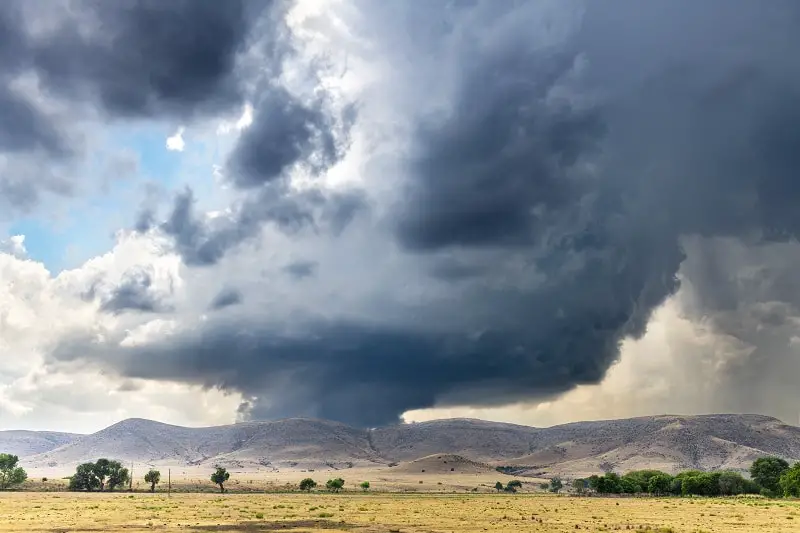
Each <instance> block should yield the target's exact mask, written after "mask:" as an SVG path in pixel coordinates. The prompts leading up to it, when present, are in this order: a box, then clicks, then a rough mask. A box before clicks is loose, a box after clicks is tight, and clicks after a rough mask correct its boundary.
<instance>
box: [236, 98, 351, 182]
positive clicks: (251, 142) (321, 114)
mask: <svg viewBox="0 0 800 533" xmlns="http://www.w3.org/2000/svg"><path fill="white" fill-rule="evenodd" d="M353 120H354V110H353V109H352V108H347V109H346V110H345V111H344V113H343V114H342V115H341V117H339V119H338V120H336V119H335V117H333V116H332V115H331V114H330V112H329V111H327V110H326V109H325V102H324V101H318V102H314V103H312V104H305V103H302V102H300V101H299V100H298V99H297V97H295V96H293V95H291V94H290V93H289V92H288V91H286V90H285V89H281V88H269V89H267V90H266V91H265V93H264V94H263V95H262V97H261V102H260V103H259V104H258V105H257V107H256V110H255V112H254V116H253V124H252V125H251V126H250V127H248V128H247V129H246V130H245V131H244V132H243V133H242V136H241V138H240V139H239V142H238V144H237V146H236V149H235V150H234V152H233V154H232V156H231V160H230V162H229V171H230V174H231V180H232V181H233V183H234V184H235V185H236V186H237V187H241V188H245V189H246V188H252V187H257V186H260V185H263V184H264V183H269V182H271V181H273V180H276V179H278V178H281V177H283V176H285V172H286V171H287V170H288V169H289V168H291V167H292V166H293V165H296V164H298V163H302V164H303V165H305V166H306V167H307V168H309V169H310V170H312V171H315V172H321V171H323V170H327V169H328V168H329V167H330V166H332V165H333V164H334V163H336V162H337V161H338V160H339V159H340V158H341V156H342V154H343V151H344V149H345V148H346V147H347V133H348V132H349V129H350V127H351V126H352V122H353ZM337 134H338V135H337Z"/></svg>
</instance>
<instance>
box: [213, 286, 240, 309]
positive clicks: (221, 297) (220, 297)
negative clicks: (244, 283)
mask: <svg viewBox="0 0 800 533" xmlns="http://www.w3.org/2000/svg"><path fill="white" fill-rule="evenodd" d="M242 300H243V296H242V293H241V292H240V291H238V290H236V289H230V288H228V289H223V290H221V291H220V292H219V293H218V294H217V295H216V296H215V297H214V299H213V300H211V305H210V306H209V308H210V309H211V310H213V311H219V310H220V309H224V308H226V307H230V306H232V305H237V304H240V303H242Z"/></svg>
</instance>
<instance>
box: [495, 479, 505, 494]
mask: <svg viewBox="0 0 800 533" xmlns="http://www.w3.org/2000/svg"><path fill="white" fill-rule="evenodd" d="M494 490H496V491H497V492H501V491H502V490H503V484H502V483H501V482H500V481H498V482H497V483H495V484H494Z"/></svg>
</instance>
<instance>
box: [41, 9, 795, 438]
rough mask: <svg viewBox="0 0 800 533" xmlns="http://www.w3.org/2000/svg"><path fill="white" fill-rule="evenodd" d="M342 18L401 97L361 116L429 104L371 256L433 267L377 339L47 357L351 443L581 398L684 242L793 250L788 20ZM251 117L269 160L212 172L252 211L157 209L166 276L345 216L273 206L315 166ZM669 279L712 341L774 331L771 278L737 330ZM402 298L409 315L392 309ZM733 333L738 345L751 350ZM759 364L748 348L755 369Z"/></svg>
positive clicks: (718, 12)
mask: <svg viewBox="0 0 800 533" xmlns="http://www.w3.org/2000/svg"><path fill="white" fill-rule="evenodd" d="M360 5H361V6H362V7H363V13H362V19H363V20H364V21H365V25H366V26H367V27H368V29H369V32H370V33H369V34H370V35H371V36H373V37H374V38H375V43H373V44H374V45H375V46H374V50H377V51H376V52H375V53H376V54H377V53H378V52H384V53H385V54H387V56H388V57H389V58H390V60H389V63H390V64H391V66H392V68H393V69H400V70H402V69H408V71H407V72H406V71H402V72H401V74H402V75H401V76H398V78H397V79H396V80H394V79H393V82H397V83H406V84H407V85H406V86H404V87H395V86H391V87H389V86H387V87H385V92H384V93H383V94H395V93H401V92H402V91H404V90H405V91H408V92H409V93H411V94H414V95H419V94H421V93H424V92H425V91H430V92H434V91H435V89H436V88H438V87H452V92H449V93H447V95H448V96H449V98H450V99H449V100H448V101H447V105H439V104H441V102H440V100H445V98H444V97H443V96H442V95H441V94H438V93H437V94H436V95H432V96H431V99H432V100H435V98H434V96H435V97H438V100H436V102H435V103H433V104H431V106H430V107H432V108H434V110H435V112H430V107H424V105H423V104H425V103H426V102H420V103H419V104H418V105H419V106H420V107H423V108H424V109H423V110H422V111H420V113H419V116H418V117H412V120H413V121H414V122H415V124H414V125H415V127H414V128H412V129H413V131H414V137H413V138H412V139H409V140H408V141H409V142H408V143H407V144H410V148H409V149H408V150H405V147H406V144H404V145H403V150H398V152H399V153H400V154H401V155H400V156H398V157H401V158H402V161H401V163H402V164H401V165H400V166H403V168H404V169H406V170H407V171H408V175H407V180H406V183H405V186H404V188H403V190H402V194H401V196H400V198H399V204H398V205H397V206H396V209H394V211H393V217H392V223H393V228H394V236H395V238H396V241H397V243H398V244H399V245H400V247H401V248H402V249H403V251H404V253H405V254H406V255H405V256H404V259H407V260H408V261H411V260H412V259H410V258H413V259H414V260H417V261H419V262H421V264H424V265H428V266H430V265H433V268H423V269H421V270H422V271H424V272H428V273H430V276H429V278H426V279H420V280H415V281H418V282H419V285H420V287H415V286H408V285H413V284H409V283H408V280H407V279H398V281H397V286H387V287H386V288H385V290H386V293H387V296H386V297H385V302H388V303H385V304H384V300H381V299H380V298H376V299H378V300H380V302H379V303H380V304H384V305H383V306H382V307H381V306H378V308H379V309H381V312H382V313H384V314H385V316H380V317H378V316H376V317H375V322H374V323H380V324H381V325H380V326H377V325H371V324H369V325H368V324H367V321H366V319H364V320H363V321H362V322H359V321H357V320H351V321H340V322H337V321H332V322H320V321H319V320H312V319H308V320H306V321H304V322H303V321H302V320H301V319H300V318H296V317H295V315H291V316H292V317H293V318H292V327H291V328H289V327H288V326H282V325H281V324H280V320H281V319H280V318H274V321H275V322H274V323H273V322H272V320H273V317H271V316H267V315H266V314H265V315H264V316H263V317H261V318H258V317H254V318H253V319H252V323H250V324H246V325H245V324H241V323H228V322H223V321H218V322H214V323H210V324H208V325H207V326H206V327H205V328H204V329H197V330H190V331H188V332H186V333H185V334H182V335H176V336H173V337H171V338H170V339H169V340H165V341H163V342H161V343H155V344H152V345H149V346H136V347H127V348H124V349H123V348H120V349H114V350H110V351H109V350H105V349H104V350H102V357H101V356H100V355H99V353H100V352H99V350H100V348H99V347H97V346H94V347H93V345H92V344H91V343H84V342H82V341H80V340H75V341H73V342H71V343H65V344H64V345H62V346H61V347H60V348H59V350H57V351H56V352H55V353H54V357H55V358H56V359H60V360H71V359H75V358H80V357H94V358H95V359H96V360H97V361H98V362H101V361H102V363H103V364H108V365H112V366H113V367H115V368H117V369H118V370H120V371H121V372H122V373H123V374H126V375H130V376H135V377H140V378H152V379H184V380H187V381H192V382H196V383H202V384H205V385H209V386H220V387H222V388H225V389H232V390H238V391H241V392H242V393H244V394H245V395H246V396H248V397H251V398H252V399H251V400H250V408H249V409H250V414H251V416H285V415H297V414H304V415H313V416H324V417H330V418H336V419H339V420H344V421H347V422H352V423H358V424H364V425H375V424H379V423H383V422H388V421H392V420H395V419H396V418H397V417H398V415H399V414H401V413H402V412H403V411H406V410H408V409H413V408H417V407H428V406H431V405H434V404H454V403H469V404H472V405H494V404H500V403H504V402H510V401H517V400H527V399H532V398H541V397H546V396H548V395H552V394H556V393H559V392H563V391H566V390H569V389H571V388H573V387H575V386H576V385H578V384H590V383H596V382H598V381H599V380H601V379H602V378H603V376H604V375H605V373H606V371H607V370H608V368H609V367H610V365H611V364H612V363H613V362H614V361H615V360H616V359H617V357H618V355H619V346H620V343H621V342H622V341H623V340H625V339H626V338H631V337H634V338H635V337H638V336H641V335H642V334H643V333H644V332H645V331H646V327H647V323H648V320H649V318H650V316H651V314H652V312H653V310H654V309H655V308H656V307H657V306H659V305H660V304H661V303H663V302H664V300H665V299H666V298H667V297H669V296H670V295H672V294H674V293H675V291H676V290H677V289H678V286H679V283H678V273H679V269H680V268H681V265H682V264H684V260H685V257H686V253H687V252H688V253H689V254H692V253H693V252H692V250H691V249H689V250H686V249H684V245H683V240H684V239H685V238H692V237H696V238H699V239H701V240H702V239H733V240H740V241H742V242H747V243H749V244H750V245H754V246H769V245H774V244H775V243H779V242H782V241H786V240H788V239H791V238H796V237H797V236H798V233H800V216H799V215H798V214H797V213H798V211H797V210H796V209H793V208H792V206H796V205H798V202H800V185H798V182H797V180H796V179H795V177H796V172H797V168H798V162H800V160H798V155H797V154H798V153H800V151H798V148H800V133H798V132H800V127H798V124H800V105H798V102H800V99H799V98H798V96H800V66H798V64H797V62H796V61H795V58H794V56H793V54H791V53H789V52H790V51H792V50H795V49H797V48H798V47H800V35H799V34H798V33H797V32H796V23H797V21H798V19H799V16H800V6H798V4H797V3H795V2H784V1H775V2H771V3H770V4H769V8H768V9H767V8H765V5H764V4H763V3H757V2H730V1H716V0H710V1H707V2H695V1H688V0H686V1H683V0H677V1H676V0H669V1H667V0H657V1H653V2H646V3H642V2H633V1H631V2H626V1H619V2H614V3H603V4H599V3H594V2H586V3H580V2H557V3H553V4H550V5H546V4H545V3H535V2H518V3H504V2H493V1H486V2H465V3H458V4H453V5H455V7H450V4H445V3H408V2H386V3H383V2H381V3H376V2H362V3H360ZM572 8H579V9H576V10H575V14H574V16H573V15H572V14H571V11H570V10H571V9H572ZM548 10H549V11H548ZM561 12H568V15H565V16H564V17H561V16H560V13H561ZM573 19H574V20H576V21H577V22H578V23H576V24H575V27H574V28H572V27H571V22H570V21H572V20H573ZM398 21H410V22H408V25H409V27H404V26H403V25H402V24H400V25H398ZM565 21H566V22H565ZM412 22H413V24H412ZM417 22H419V24H417ZM412 26H413V27H412ZM561 26H564V27H563V28H562V27H561ZM565 28H566V29H565ZM357 29H363V28H357ZM573 30H574V31H573ZM676 35H679V36H680V38H679V39H676V38H675V36H676ZM409 57H411V58H414V61H410V62H409V61H408V60H407V58H409ZM393 60H396V62H392V61H393ZM419 87H423V90H420V89H419ZM390 103H391V102H390ZM281 109H282V110H284V111H285V110H292V113H294V112H295V111H296V109H294V108H292V107H291V106H289V107H284V108H281ZM266 116H269V113H267V114H266ZM275 116H276V117H278V118H277V119H276V123H275V124H274V125H269V126H267V125H266V124H262V125H258V126H257V125H256V124H254V126H257V127H255V128H254V130H253V131H254V133H253V135H256V136H259V139H261V140H262V141H269V140H272V142H271V144H269V145H268V146H266V147H265V148H263V149H264V154H266V155H267V156H268V157H267V158H265V159H263V160H262V159H261V158H260V157H257V155H258V150H251V149H250V148H251V146H253V147H257V146H258V145H259V142H261V141H259V142H253V141H252V140H249V139H248V138H247V137H246V138H245V141H244V144H242V145H241V146H240V147H239V148H237V150H239V151H238V152H234V154H235V155H234V159H233V161H235V162H239V164H240V166H238V167H237V166H236V164H232V165H231V168H234V169H238V170H239V171H240V172H241V175H239V174H237V175H236V177H234V178H232V179H233V180H234V183H237V181H236V180H237V179H238V180H240V181H239V182H238V183H237V184H238V185H239V186H240V187H242V188H244V189H247V188H248V187H256V189H255V190H254V192H253V198H256V199H257V200H256V201H245V202H244V203H243V204H242V206H241V208H240V209H238V210H237V211H236V212H235V213H234V215H233V216H232V217H228V218H220V219H214V220H210V221H204V220H203V221H201V220H199V219H198V217H197V215H195V214H194V213H193V211H192V207H191V197H190V195H184V196H181V197H179V198H178V201H177V202H176V204H175V207H174V209H173V211H172V215H171V216H170V218H169V219H168V221H167V222H166V223H165V224H164V225H163V226H162V229H163V230H164V231H165V232H166V233H167V234H169V235H172V236H173V237H174V238H175V242H176V247H177V250H178V251H179V252H180V253H181V255H182V256H183V257H184V260H185V261H186V262H187V263H189V264H212V263H215V262H217V261H218V260H219V259H220V258H221V257H222V255H223V254H224V253H225V252H226V251H227V250H229V249H230V248H231V247H233V246H235V245H236V244H239V243H241V242H243V240H245V239H246V238H249V237H251V236H253V235H255V234H256V232H257V231H258V230H260V228H261V225H262V224H263V223H265V222H271V223H274V224H276V225H277V226H278V227H280V228H281V229H283V230H284V231H286V232H288V233H293V234H294V235H296V236H297V238H298V239H299V238H301V237H302V231H304V230H306V229H307V228H317V227H320V226H323V225H325V224H323V223H321V222H320V221H327V225H328V226H330V225H331V224H332V222H333V221H334V220H337V219H339V218H342V217H343V215H342V213H357V212H358V209H340V208H338V207H337V206H339V205H345V206H346V205H348V202H346V201H344V200H345V198H339V199H338V200H337V201H332V200H331V199H329V198H327V197H325V196H323V195H322V193H320V192H313V193H289V192H288V191H289V189H288V188H287V187H285V186H284V184H283V179H284V178H283V176H284V174H285V171H286V169H287V168H289V167H290V166H292V165H295V164H301V163H303V162H304V161H306V160H313V159H314V157H313V156H309V153H308V152H307V150H306V147H307V146H314V148H313V151H315V153H316V152H321V153H322V154H323V155H324V154H326V153H334V152H328V151H326V150H325V149H324V147H325V146H327V144H326V142H325V136H322V137H319V136H318V135H317V132H316V130H315V128H316V125H317V124H319V122H316V121H314V120H310V121H307V120H306V119H305V118H304V117H305V116H306V115H305V114H304V113H300V114H299V115H298V116H297V117H294V115H292V114H282V113H281V112H278V113H277V114H275ZM322 123H324V122H322ZM309 125H310V126H309ZM273 126H274V127H276V128H285V131H286V132H287V133H288V138H283V137H281V135H280V134H278V133H275V130H273V129H271V128H272V127H273ZM309 139H322V142H321V144H314V143H312V144H311V145H309V144H307V143H309V142H310V141H309ZM403 141H405V140H403ZM251 142H253V144H252V145H251V144H250V143H251ZM315 142H316V141H315ZM320 147H322V148H320ZM337 157H338V156H337ZM319 160H320V161H325V157H321V159H319ZM242 162H243V163H242ZM379 178H380V176H379ZM350 198H358V197H357V196H353V197H350ZM350 202H351V203H352V205H355V206H359V205H361V202H359V201H354V202H353V201H352V200H351V201H350ZM392 207H395V206H394V205H393V206H392ZM351 218H352V217H344V219H345V220H350V219H351ZM384 237H385V236H384V235H381V234H377V235H375V239H381V238H384ZM369 253H370V252H365V257H364V258H362V260H363V261H366V262H370V261H372V260H373V259H374V258H372V257H370V256H369V255H368V254H369ZM440 254H441V255H448V256H449V257H450V259H449V260H448V261H449V262H441V263H440V262H438V261H437V259H438V258H439V257H440ZM409 257H410V258H409ZM695 257H697V258H699V259H702V257H701V256H699V255H696V256H695ZM699 259H698V260H699ZM718 264H725V263H722V262H720V263H718ZM691 266H692V268H687V269H686V275H687V278H688V279H689V280H690V281H692V282H693V283H694V282H697V283H700V284H703V285H705V286H706V290H704V291H703V292H701V293H699V297H698V302H699V304H698V305H699V306H700V307H701V312H711V313H720V314H719V315H718V320H722V319H723V318H725V319H726V320H730V322H729V324H734V325H735V324H737V321H738V320H742V319H743V317H745V318H747V319H748V320H752V321H754V322H758V323H759V324H766V325H768V326H769V327H771V328H784V327H786V326H785V325H786V324H787V323H789V322H787V315H789V314H791V313H794V311H793V308H794V307H793V305H794V304H791V305H789V304H786V302H784V304H786V305H774V304H773V305H763V303H764V302H763V301H762V300H763V299H765V298H775V295H776V294H780V292H783V291H784V289H781V288H780V287H781V286H784V285H785V286H788V287H793V286H792V285H791V284H790V278H788V277H787V278H777V279H776V278H774V277H773V275H772V274H770V273H769V272H770V271H769V270H766V271H765V272H766V274H765V275H766V276H767V278H769V279H770V280H775V289H769V290H766V289H764V288H763V287H762V289H759V291H756V294H759V296H758V297H757V298H754V300H757V301H754V302H752V303H753V304H754V305H749V306H747V307H748V308H747V312H746V313H745V314H744V315H743V314H737V312H738V311H739V310H740V307H741V303H742V301H743V300H742V296H741V293H740V290H741V287H740V283H739V282H738V281H737V283H733V282H730V283H729V282H727V281H725V279H726V278H722V277H719V276H717V273H718V269H716V268H714V264H705V265H691ZM729 279H732V278H730V277H729ZM359 281H360V280H355V282H356V283H358V282H359ZM453 281H458V283H453ZM754 283H756V284H759V283H761V284H764V283H766V281H765V280H763V279H762V280H760V281H759V280H758V278H756V281H754ZM786 284H789V285H786ZM417 289H419V290H417ZM343 294H346V289H343ZM420 294H423V295H422V296H420ZM426 298H428V299H427V300H426ZM787 298H788V296H787ZM417 299H422V300H423V303H421V304H420V305H419V307H414V304H406V303H405V302H407V301H415V300H417ZM798 299H800V295H799V296H798ZM343 300H344V298H343ZM401 301H402V302H403V303H402V304H401V303H398V302H401ZM794 301H795V300H794V299H792V302H794ZM370 303H372V302H370ZM779 303H780V302H779ZM369 309H370V310H372V309H373V308H372V307H370V308H369ZM313 311H316V309H315V310H313ZM325 311H328V312H330V310H320V312H319V315H320V316H325V314H324V312H325ZM336 311H337V310H333V312H334V313H335V312H336ZM338 311H342V312H343V314H346V312H347V311H348V309H342V310H338ZM729 311H732V312H733V313H732V314H731V313H730V312H729ZM726 313H727V314H726ZM308 314H309V315H312V316H317V315H316V314H315V313H313V312H309V313H308ZM378 314H380V313H378ZM389 323H391V324H392V325H386V324H389ZM287 329H291V331H292V332H293V333H292V334H291V335H289V334H287V333H286V332H285V331H286V330H287ZM727 329H728V330H731V329H734V328H733V327H730V326H728V327H727ZM752 331H753V333H754V335H753V336H752V337H750V340H751V342H755V343H759V342H761V343H766V341H765V340H764V339H763V338H762V337H760V336H759V335H756V334H755V333H757V332H758V331H761V330H759V329H758V327H757V326H755V327H754V328H753V330H752ZM767 344H769V343H767ZM104 348H106V347H104ZM94 352H97V354H94V355H93V353H94ZM781 353H785V352H776V351H775V350H772V349H769V350H765V351H763V352H762V355H761V357H760V358H759V359H758V362H759V363H762V364H764V365H766V364H767V363H769V357H780V356H781ZM778 366H780V365H778ZM332 384H333V385H332Z"/></svg>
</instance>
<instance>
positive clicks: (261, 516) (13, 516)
mask: <svg viewBox="0 0 800 533" xmlns="http://www.w3.org/2000/svg"><path fill="white" fill-rule="evenodd" d="M0 520H2V521H1V522H0V529H2V531H26V532H48V533H55V532H64V533H65V532H68V531H70V532H71V531H126V532H130V533H134V532H145V531H148V532H149V531H189V532H191V531H195V532H219V533H222V532H256V531H287V532H295V533H300V532H304V533H310V532H319V531H326V532H335V531H342V532H359V531H362V532H374V533H379V532H387V533H388V532H404V533H406V532H407V533H412V532H425V533H434V532H436V533H438V532H476V533H482V532H485V531H497V532H501V531H508V532H523V531H543V532H544V531H547V532H566V531H570V532H574V531H576V530H581V531H620V530H622V531H650V532H653V533H655V532H660V533H667V532H675V533H683V532H686V533H689V532H691V533H695V532H719V533H723V532H724V533H729V532H742V533H744V532H754V533H755V532H759V533H772V532H784V531H800V502H790V501H769V500H764V499H759V498H753V499H745V498H741V499H677V498H676V499H649V498H623V499H612V498H576V497H568V496H552V495H543V494H536V495H528V494H517V495H508V494H497V495H484V494H481V495H473V494H469V495H460V494H459V495H437V494H414V495H411V494H408V495H401V494H355V493H344V494H339V495H333V494H315V493H312V494H260V495H256V494H226V495H224V496H221V495H212V494H185V493H184V494H173V495H172V496H171V497H167V496H166V495H165V494H133V495H129V494H125V493H117V494H97V493H95V494H70V493H22V492H18V493H5V494H0Z"/></svg>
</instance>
